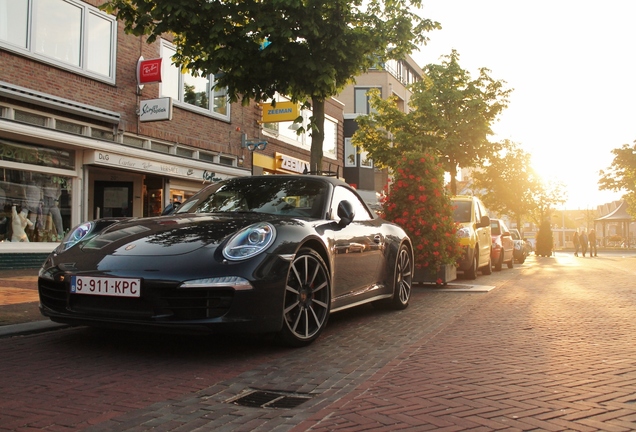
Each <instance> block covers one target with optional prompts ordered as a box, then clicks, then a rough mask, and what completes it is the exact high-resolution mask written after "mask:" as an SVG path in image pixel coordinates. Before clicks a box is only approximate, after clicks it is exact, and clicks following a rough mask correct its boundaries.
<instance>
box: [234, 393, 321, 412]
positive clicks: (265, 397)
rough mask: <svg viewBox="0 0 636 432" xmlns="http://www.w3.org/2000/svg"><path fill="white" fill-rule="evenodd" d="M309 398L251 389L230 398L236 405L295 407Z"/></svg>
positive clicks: (294, 394)
mask: <svg viewBox="0 0 636 432" xmlns="http://www.w3.org/2000/svg"><path fill="white" fill-rule="evenodd" d="M309 399H311V397H310V396H305V395H299V394H296V393H291V394H290V393H285V392H278V391H266V390H251V391H249V392H248V393H244V394H243V395H241V396H239V397H237V398H235V399H231V400H229V401H228V402H232V403H234V404H236V405H241V406H245V407H252V408H283V409H291V408H296V407H297V406H298V405H300V404H301V403H303V402H305V401H308V400H309Z"/></svg>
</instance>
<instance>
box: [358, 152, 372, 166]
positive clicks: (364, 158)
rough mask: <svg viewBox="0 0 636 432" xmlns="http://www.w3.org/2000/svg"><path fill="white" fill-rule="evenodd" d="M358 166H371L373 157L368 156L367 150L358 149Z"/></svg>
mask: <svg viewBox="0 0 636 432" xmlns="http://www.w3.org/2000/svg"><path fill="white" fill-rule="evenodd" d="M360 166H361V167H362V168H373V159H371V158H370V157H369V152H367V151H365V150H360Z"/></svg>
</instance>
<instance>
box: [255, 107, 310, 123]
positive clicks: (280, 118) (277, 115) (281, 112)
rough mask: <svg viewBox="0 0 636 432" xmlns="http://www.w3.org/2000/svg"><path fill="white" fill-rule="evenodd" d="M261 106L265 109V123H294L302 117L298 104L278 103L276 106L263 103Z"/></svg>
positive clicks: (263, 120)
mask: <svg viewBox="0 0 636 432" xmlns="http://www.w3.org/2000/svg"><path fill="white" fill-rule="evenodd" d="M260 106H261V108H262V109H263V119H262V122H263V123H277V122H284V121H294V120H296V118H297V117H298V116H299V115H300V114H299V111H300V110H299V109H298V104H297V103H293V102H276V106H273V105H272V104H271V103H262V104H260Z"/></svg>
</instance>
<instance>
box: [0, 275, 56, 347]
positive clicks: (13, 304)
mask: <svg viewBox="0 0 636 432" xmlns="http://www.w3.org/2000/svg"><path fill="white" fill-rule="evenodd" d="M37 282H38V269H19V270H0V337H4V336H13V335H19V334H27V333H35V332H38V331H44V330H48V329H54V328H59V327H60V326H61V324H57V323H54V322H52V321H51V320H49V319H48V318H46V317H45V316H43V315H42V314H41V313H40V309H39V308H38V303H39V298H38V285H37Z"/></svg>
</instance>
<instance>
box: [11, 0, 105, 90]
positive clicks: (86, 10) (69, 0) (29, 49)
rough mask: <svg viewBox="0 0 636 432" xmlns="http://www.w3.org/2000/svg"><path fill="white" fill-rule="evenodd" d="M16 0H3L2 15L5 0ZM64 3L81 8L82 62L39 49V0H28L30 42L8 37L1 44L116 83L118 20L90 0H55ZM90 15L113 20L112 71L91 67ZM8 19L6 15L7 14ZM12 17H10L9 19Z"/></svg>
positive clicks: (18, 52)
mask: <svg viewBox="0 0 636 432" xmlns="http://www.w3.org/2000/svg"><path fill="white" fill-rule="evenodd" d="M10 1H12V0H0V15H3V11H2V10H1V9H2V7H3V6H4V5H3V3H5V2H10ZM53 1H57V2H60V3H66V4H68V5H71V6H74V7H77V8H79V9H80V10H81V22H80V23H79V25H80V28H81V30H80V33H81V34H80V46H79V48H78V49H79V66H75V65H72V64H70V63H66V62H64V61H61V60H58V59H56V58H54V57H52V56H48V55H46V54H43V53H37V52H36V49H35V46H34V45H35V44H34V40H35V34H36V33H35V32H37V28H34V23H33V21H34V15H35V13H34V8H35V7H36V6H37V4H38V0H28V2H27V23H26V24H27V26H26V28H27V34H26V46H19V45H15V44H12V43H10V42H9V41H7V40H0V48H3V49H6V50H9V51H12V52H15V53H17V54H20V55H24V56H27V57H30V58H32V59H34V60H37V61H40V62H42V63H47V64H52V65H54V66H56V67H59V68H61V69H65V70H69V71H71V72H74V73H77V74H80V75H84V76H87V77H90V78H93V79H95V80H98V81H102V82H106V83H109V84H115V79H116V70H117V64H116V60H117V21H116V19H115V17H114V16H112V15H108V14H105V13H104V12H102V11H100V10H99V9H97V8H96V7H94V6H91V5H89V4H86V3H84V2H81V1H77V0H53ZM89 17H96V18H99V19H101V20H105V21H106V22H108V23H110V26H111V27H110V30H111V32H110V33H111V34H110V55H109V67H108V75H102V74H100V73H97V72H95V71H91V70H89V67H88V65H89V56H90V55H91V49H90V47H89V42H88V39H89V34H90V29H89V27H88V23H89V21H90V20H89ZM5 19H6V17H5ZM10 19H11V18H10V17H9V20H10Z"/></svg>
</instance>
